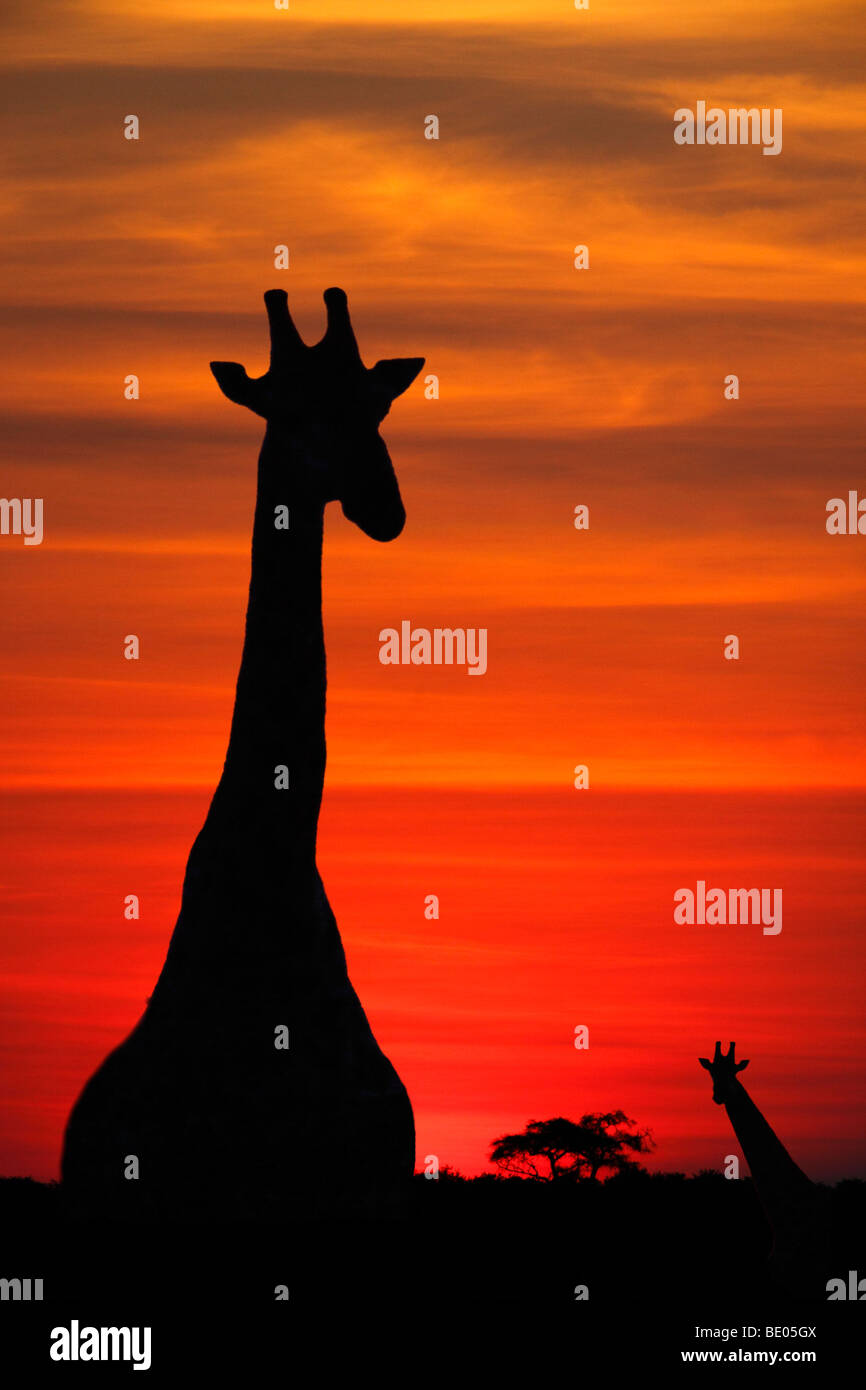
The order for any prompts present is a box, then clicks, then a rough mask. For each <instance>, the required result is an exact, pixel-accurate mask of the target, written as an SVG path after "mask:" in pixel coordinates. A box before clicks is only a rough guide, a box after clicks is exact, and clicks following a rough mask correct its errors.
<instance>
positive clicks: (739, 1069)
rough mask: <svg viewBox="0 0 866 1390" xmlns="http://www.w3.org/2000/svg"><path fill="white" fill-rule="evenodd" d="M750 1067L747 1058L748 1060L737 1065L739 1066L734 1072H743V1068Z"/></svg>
mask: <svg viewBox="0 0 866 1390" xmlns="http://www.w3.org/2000/svg"><path fill="white" fill-rule="evenodd" d="M748 1065H749V1059H748V1057H747V1058H746V1060H745V1062H738V1063H737V1065H736V1066H735V1067H734V1071H742V1070H743V1068H744V1067H747V1066H748Z"/></svg>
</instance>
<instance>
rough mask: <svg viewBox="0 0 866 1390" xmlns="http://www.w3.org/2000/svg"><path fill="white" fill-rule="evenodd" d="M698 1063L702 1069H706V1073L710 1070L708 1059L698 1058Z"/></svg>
mask: <svg viewBox="0 0 866 1390" xmlns="http://www.w3.org/2000/svg"><path fill="white" fill-rule="evenodd" d="M698 1061H699V1062H700V1064H701V1066H702V1067H705V1068H706V1070H707V1071H709V1070H710V1059H709V1057H699V1058H698Z"/></svg>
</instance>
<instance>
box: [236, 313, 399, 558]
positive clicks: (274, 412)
mask: <svg viewBox="0 0 866 1390" xmlns="http://www.w3.org/2000/svg"><path fill="white" fill-rule="evenodd" d="M324 300H325V308H326V311H327V316H328V318H327V327H326V329H325V334H324V337H323V338H322V339H321V340H320V341H319V342H318V343H316V344H315V345H314V346H313V347H310V346H308V344H306V343H305V342H304V340H303V338H302V337H301V335H300V333H299V332H298V330H297V328H296V327H295V325H294V323H293V322H292V317H291V314H290V313H289V305H288V299H287V296H286V292H285V290H268V291H266V293H265V308H266V309H267V314H268V324H269V326H270V336H271V355H270V364H269V366H268V370H267V371H266V372H265V374H264V376H260V377H255V378H253V377H249V376H247V372H246V368H245V367H243V366H241V364H240V363H239V362H211V364H210V368H211V371H212V372H213V374H214V376H215V378H216V380H217V384H218V386H219V388H220V390H221V391H222V393H223V395H225V396H227V397H228V399H229V400H230V401H234V402H235V403H236V404H237V405H243V406H246V407H247V409H248V410H252V411H253V412H254V413H255V414H256V415H261V416H262V418H263V419H265V420H267V421H268V422H269V423H270V424H272V425H274V426H276V427H277V428H278V429H280V430H281V431H282V432H284V433H285V434H286V435H288V436H290V437H291V438H292V439H294V440H295V441H296V443H298V444H299V445H301V446H302V448H301V452H300V454H298V455H297V456H298V457H306V458H307V459H308V460H309V464H310V470H311V476H314V475H315V476H318V478H319V480H320V490H321V492H322V496H323V500H325V501H328V500H332V499H334V498H339V500H340V501H341V502H342V503H343V510H344V511H345V513H346V515H347V516H349V518H350V520H352V521H355V522H357V524H358V525H359V526H360V527H361V529H362V530H365V531H367V532H368V534H370V535H373V536H375V538H376V539H377V540H388V539H391V538H392V535H394V534H397V532H398V531H399V530H400V528H401V527H402V522H403V520H405V513H404V512H403V506H402V502H401V501H400V494H399V488H398V487H397V481H396V478H395V477H394V475H393V471H392V470H391V467H390V463H388V464H387V466H386V465H383V464H380V463H379V462H378V460H379V459H380V458H381V455H379V454H377V453H376V451H375V450H373V451H370V450H369V449H368V450H367V453H366V455H365V457H366V458H367V460H368V463H369V461H370V460H372V464H371V465H370V467H368V469H367V471H366V472H365V469H364V467H363V466H355V467H353V461H355V460H356V459H357V457H358V454H359V449H358V442H359V441H360V440H363V439H364V437H369V435H370V434H371V433H374V432H375V431H376V430H377V428H378V426H379V425H380V424H381V423H382V421H383V420H384V418H385V416H386V415H387V414H388V411H389V410H390V409H391V405H392V403H393V402H394V401H395V400H396V399H397V397H398V396H401V395H402V394H403V392H404V391H405V390H407V389H408V387H409V386H410V385H411V384H412V382H413V381H414V380H415V377H416V376H417V375H418V373H419V372H420V370H421V368H422V367H423V365H424V358H423V357H394V358H386V359H385V360H383V361H380V362H377V363H376V365H375V366H374V367H365V366H364V363H363V362H362V361H361V354H360V352H359V350H358V344H357V342H356V340H355V334H354V331H353V329H352V322H351V319H350V317H349V305H348V301H347V298H346V294H345V291H344V290H341V289H336V288H333V289H329V290H325V294H324ZM360 452H363V451H360Z"/></svg>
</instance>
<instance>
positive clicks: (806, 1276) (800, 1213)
mask: <svg viewBox="0 0 866 1390" xmlns="http://www.w3.org/2000/svg"><path fill="white" fill-rule="evenodd" d="M698 1061H699V1062H700V1064H701V1066H702V1067H704V1068H706V1070H707V1071H708V1072H709V1073H710V1076H711V1077H712V1080H713V1100H714V1101H715V1103H716V1105H723V1106H724V1107H725V1110H726V1111H727V1114H728V1119H729V1120H730V1122H731V1124H732V1126H733V1129H734V1133H735V1134H736V1136H737V1139H738V1140H739V1143H740V1147H741V1149H742V1150H743V1154H744V1156H745V1159H746V1162H747V1163H748V1165H749V1171H750V1173H751V1175H752V1181H753V1182H754V1185H755V1189H756V1191H757V1194H758V1197H759V1198H760V1201H761V1205H762V1207H763V1208H764V1212H765V1214H766V1217H767V1220H768V1222H769V1225H770V1229H771V1231H772V1236H773V1243H772V1248H771V1251H770V1274H771V1277H772V1279H773V1281H774V1282H775V1283H776V1284H778V1285H780V1286H781V1287H782V1288H784V1289H785V1290H786V1291H788V1292H790V1293H799V1294H800V1295H802V1296H805V1295H806V1294H808V1293H810V1292H814V1288H815V1287H817V1286H818V1280H819V1275H820V1270H821V1262H822V1260H823V1257H824V1254H825V1247H824V1240H823V1235H822V1220H823V1215H824V1209H825V1203H824V1201H823V1199H822V1194H821V1193H820V1192H819V1190H818V1188H816V1187H815V1185H814V1184H813V1183H812V1182H811V1181H810V1179H809V1178H807V1176H806V1174H805V1173H804V1172H803V1170H802V1168H800V1167H798V1165H797V1164H796V1163H795V1162H794V1160H793V1158H792V1157H791V1155H790V1154H789V1153H788V1150H787V1149H786V1148H785V1146H784V1144H783V1143H782V1141H781V1140H780V1139H779V1138H778V1137H777V1135H776V1133H775V1131H774V1130H773V1129H772V1127H771V1126H770V1124H769V1123H768V1122H767V1120H765V1118H764V1116H763V1115H762V1114H761V1112H760V1110H759V1109H758V1107H757V1105H756V1104H755V1102H754V1101H753V1100H752V1098H751V1096H750V1095H749V1093H748V1091H747V1090H746V1088H745V1086H744V1085H743V1083H742V1082H741V1081H740V1079H739V1073H740V1072H742V1071H745V1069H746V1067H747V1066H748V1065H749V1063H748V1060H745V1061H742V1062H738V1061H737V1060H736V1044H735V1043H733V1042H732V1043H731V1045H730V1047H729V1048H728V1051H727V1052H722V1045H721V1043H720V1042H717V1043H716V1046H715V1050H714V1052H713V1058H712V1061H710V1059H709V1058H707V1057H699V1058H698ZM813 1286H814V1287H813Z"/></svg>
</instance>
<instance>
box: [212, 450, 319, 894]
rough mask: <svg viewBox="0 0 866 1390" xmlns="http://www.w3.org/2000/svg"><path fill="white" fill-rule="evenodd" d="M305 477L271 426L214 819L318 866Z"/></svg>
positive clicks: (314, 570) (296, 861) (315, 672)
mask: <svg viewBox="0 0 866 1390" xmlns="http://www.w3.org/2000/svg"><path fill="white" fill-rule="evenodd" d="M299 475H300V477H301V478H305V479H309V476H310V471H309V467H308V459H307V458H306V457H305V451H304V447H303V445H302V444H301V443H300V442H299V441H297V440H294V439H293V438H292V437H291V436H288V435H281V434H280V433H279V432H278V431H276V430H275V429H274V428H273V427H272V426H270V425H269V426H268V429H267V432H266V434H265V438H264V442H263V444H262V448H261V453H260V455H259V466H258V487H257V495H256V510H255V520H254V523H253V542H252V565H251V577H250V591H249V602H248V605H247V615H246V628H245V634H244V646H243V654H242V657H241V665H240V671H239V673H238V681H237V690H236V694H235V705H234V712H233V716H232V725H231V733H230V736H229V745H228V750H227V753H226V759H225V764H224V767H223V773H222V777H221V779H220V782H219V785H218V787H217V790H216V792H215V794H214V799H213V803H212V806H211V812H210V815H209V817H208V822H209V823H210V824H211V825H213V824H219V823H220V822H221V819H222V817H224V816H226V815H227V816H228V817H229V818H230V820H231V822H232V829H234V828H235V826H236V825H237V822H238V818H243V823H244V825H245V827H246V829H247V832H248V833H247V836H246V838H247V839H249V831H251V830H254V831H256V832H261V833H262V834H264V835H265V836H266V843H267V842H270V841H271V840H273V839H274V837H276V838H277V839H278V840H279V842H280V848H281V853H282V855H283V856H284V867H288V864H289V863H291V864H292V865H295V866H301V867H303V868H306V869H308V870H312V868H313V865H314V862H315V851H316V824H317V821H318V815H319V808H320V805H321V798H322V788H323V784H324V777H325V686H326V671H325V641H324V631H323V624H322V537H323V529H324V509H325V501H324V500H323V499H322V498H321V496H318V497H317V496H316V493H315V490H314V487H313V486H312V485H311V484H310V483H309V482H306V483H305V484H302V483H301V482H299V481H298V479H299ZM286 508H287V509H288V527H287V528H286V526H285V509H286ZM278 522H279V523H280V524H278ZM280 768H285V769H286V773H285V774H283V773H281V772H279V771H278V769H280ZM286 778H287V779H288V787H286V786H285V785H282V784H284V783H285V780H286Z"/></svg>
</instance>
